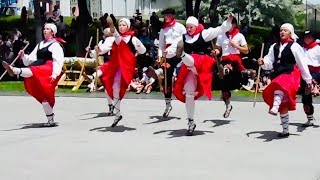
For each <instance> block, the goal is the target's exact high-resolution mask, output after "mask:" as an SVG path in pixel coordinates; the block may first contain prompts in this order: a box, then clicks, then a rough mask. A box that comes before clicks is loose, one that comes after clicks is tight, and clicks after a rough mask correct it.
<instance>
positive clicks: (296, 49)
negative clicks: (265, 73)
mask: <svg viewBox="0 0 320 180" xmlns="http://www.w3.org/2000/svg"><path fill="white" fill-rule="evenodd" d="M287 44H288V43H284V44H280V48H279V56H281V52H282V51H283V49H284V48H285V47H286V46H287ZM274 46H275V44H273V45H272V46H271V47H270V48H269V52H268V54H267V55H266V56H265V57H264V58H263V62H264V65H262V66H261V67H262V68H263V69H264V70H272V69H273V63H274V61H275V59H274V51H273V47H274ZM290 49H291V51H292V54H293V56H294V59H295V61H296V64H297V66H298V68H299V69H300V71H301V76H302V78H303V79H304V80H305V81H306V83H311V80H312V77H311V75H310V72H309V69H308V64H307V62H306V61H305V60H306V59H307V58H308V57H307V56H306V54H305V52H304V51H303V49H302V47H301V46H300V45H299V44H298V43H296V42H295V43H293V44H292V46H291V48H290Z"/></svg>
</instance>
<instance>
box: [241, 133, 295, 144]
mask: <svg viewBox="0 0 320 180" xmlns="http://www.w3.org/2000/svg"><path fill="white" fill-rule="evenodd" d="M252 134H260V135H261V136H258V137H256V138H257V139H264V142H270V141H273V140H277V139H286V138H283V137H279V136H278V135H279V132H277V131H252V132H249V133H247V136H248V137H250V135H252ZM290 136H299V134H292V133H290Z"/></svg>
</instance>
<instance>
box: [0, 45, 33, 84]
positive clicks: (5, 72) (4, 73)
mask: <svg viewBox="0 0 320 180" xmlns="http://www.w3.org/2000/svg"><path fill="white" fill-rule="evenodd" d="M28 46H29V43H28V44H27V45H26V46H25V47H24V48H23V49H22V51H25V50H26V49H27V47H28ZM19 56H20V55H19V54H18V56H17V57H16V58H15V59H14V60H13V61H12V63H11V64H10V66H12V65H14V63H15V62H16V61H17V60H18V59H19ZM6 74H7V70H5V71H4V72H3V74H2V75H1V77H0V81H1V79H2V78H3V77H4V75H6Z"/></svg>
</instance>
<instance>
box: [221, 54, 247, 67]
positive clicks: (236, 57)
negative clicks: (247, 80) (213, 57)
mask: <svg viewBox="0 0 320 180" xmlns="http://www.w3.org/2000/svg"><path fill="white" fill-rule="evenodd" d="M221 62H223V63H226V64H229V63H230V64H235V65H236V67H235V68H236V69H237V70H238V71H244V70H246V68H245V67H244V66H243V64H242V59H241V55H240V54H229V55H227V56H222V58H221Z"/></svg>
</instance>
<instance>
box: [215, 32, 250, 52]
mask: <svg viewBox="0 0 320 180" xmlns="http://www.w3.org/2000/svg"><path fill="white" fill-rule="evenodd" d="M230 40H231V41H234V42H236V43H237V44H239V45H240V46H244V45H247V41H246V39H245V38H244V36H243V34H241V33H237V34H236V35H235V36H234V37H233V38H232V39H229V38H228V37H227V35H226V34H225V33H223V34H221V35H219V36H218V38H217V43H216V45H217V46H220V47H221V49H222V56H228V55H229V54H240V51H239V50H238V49H236V48H234V47H232V46H231V45H230V43H229V41H230Z"/></svg>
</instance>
